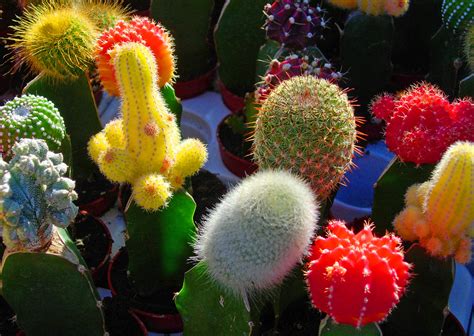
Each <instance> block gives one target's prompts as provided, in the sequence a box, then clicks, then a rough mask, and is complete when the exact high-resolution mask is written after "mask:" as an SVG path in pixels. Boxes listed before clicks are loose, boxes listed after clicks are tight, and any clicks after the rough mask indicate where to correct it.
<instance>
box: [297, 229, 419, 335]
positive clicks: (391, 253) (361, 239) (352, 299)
mask: <svg viewBox="0 0 474 336" xmlns="http://www.w3.org/2000/svg"><path fill="white" fill-rule="evenodd" d="M400 244H401V240H400V239H399V238H398V237H396V236H395V235H393V234H386V235H385V236H383V237H381V238H377V237H375V236H374V235H373V234H372V230H371V225H370V224H368V223H366V224H365V226H364V229H363V230H361V231H360V232H359V233H357V234H354V233H353V232H352V231H350V230H349V229H347V228H346V226H345V224H344V222H342V221H337V220H335V221H331V222H329V223H328V230H327V237H326V238H324V237H317V238H316V240H315V242H314V245H313V246H312V250H311V255H310V257H309V260H310V261H309V264H308V270H307V272H306V282H307V284H308V286H309V292H310V295H311V301H312V303H313V305H314V306H315V307H316V308H318V309H319V310H321V311H323V312H325V313H327V314H328V315H330V316H331V318H332V319H333V320H334V321H336V322H338V323H344V324H349V325H352V326H355V327H362V326H364V325H366V324H368V323H372V322H378V321H381V320H383V319H385V317H386V316H387V315H388V314H389V313H390V311H391V309H392V308H393V307H395V305H396V304H397V303H398V301H399V300H400V297H401V296H402V295H403V293H404V290H405V286H406V284H407V282H408V278H409V274H410V273H409V270H410V268H411V265H410V264H408V263H406V262H404V261H403V257H404V255H403V252H402V249H401V246H400Z"/></svg>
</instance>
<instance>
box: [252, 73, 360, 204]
mask: <svg viewBox="0 0 474 336" xmlns="http://www.w3.org/2000/svg"><path fill="white" fill-rule="evenodd" d="M356 136H357V133H356V119H355V117H354V111H353V108H352V106H351V102H350V101H349V99H348V97H347V95H346V94H345V93H344V92H343V91H341V89H340V88H339V87H338V86H337V85H335V84H332V83H330V82H329V81H327V80H324V79H319V78H315V77H312V76H296V77H293V78H290V79H288V80H286V81H283V82H282V83H281V84H280V85H278V86H277V87H276V89H274V90H273V91H272V92H271V93H270V95H269V96H268V98H267V99H266V100H265V101H264V103H263V105H262V106H261V108H260V111H259V115H258V119H257V122H256V127H255V132H254V142H253V154H254V157H255V160H256V162H257V163H258V165H259V166H260V167H261V168H279V169H287V170H289V171H291V172H293V173H295V174H299V175H300V176H302V177H304V178H305V179H307V180H308V181H309V182H310V184H311V187H312V188H313V191H314V192H315V194H316V195H317V196H318V197H320V198H321V199H325V198H327V197H328V196H329V195H330V194H331V192H332V191H333V190H334V188H335V187H336V186H337V184H338V183H339V181H340V180H341V179H342V177H343V175H344V173H345V172H346V170H347V169H348V168H349V167H350V165H351V162H352V155H353V152H354V150H355V146H354V143H355V140H356Z"/></svg>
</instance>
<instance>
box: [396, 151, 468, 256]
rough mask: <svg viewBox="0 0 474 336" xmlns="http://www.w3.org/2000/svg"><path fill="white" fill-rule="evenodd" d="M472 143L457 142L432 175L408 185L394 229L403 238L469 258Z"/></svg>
mask: <svg viewBox="0 0 474 336" xmlns="http://www.w3.org/2000/svg"><path fill="white" fill-rule="evenodd" d="M473 195H474V144H473V143H470V142H457V143H455V144H454V145H452V146H451V147H450V148H449V149H448V150H447V151H446V153H445V154H444V155H443V158H442V159H441V161H440V162H439V164H438V165H437V166H436V168H435V170H434V172H433V176H432V178H431V179H430V180H429V181H427V182H425V183H422V184H415V185H413V186H411V187H410V188H409V189H408V190H407V193H406V196H405V204H406V208H405V209H404V210H403V211H402V212H401V213H400V214H399V215H398V216H397V217H396V218H395V220H394V226H395V229H396V230H397V231H398V232H399V233H400V235H401V236H402V238H404V239H406V240H419V241H420V244H421V245H422V246H423V247H424V248H426V249H427V250H428V251H429V252H430V254H432V255H434V256H440V257H443V258H444V257H447V256H452V255H454V256H455V258H456V260H457V261H458V262H460V263H466V262H468V261H469V260H470V259H471V238H472V237H473V236H474V228H473V227H472V223H473V222H474V196H473Z"/></svg>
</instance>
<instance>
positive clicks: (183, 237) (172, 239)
mask: <svg viewBox="0 0 474 336" xmlns="http://www.w3.org/2000/svg"><path fill="white" fill-rule="evenodd" d="M195 208H196V203H194V200H193V199H192V197H191V196H190V195H189V194H188V193H185V192H177V193H176V194H174V195H173V197H172V198H171V200H170V202H169V204H168V206H167V207H166V208H163V209H160V210H159V211H155V212H147V211H145V210H143V209H142V208H141V207H139V206H138V205H136V204H135V203H132V204H131V206H130V208H129V209H128V210H127V212H126V213H125V219H126V221H127V232H128V237H129V238H128V240H127V242H126V245H127V249H128V256H129V271H130V277H131V279H132V281H133V283H134V285H135V288H136V289H137V291H138V292H139V293H140V294H141V295H143V296H146V295H150V294H152V293H153V292H155V291H156V290H157V289H158V288H160V287H164V286H165V287H166V286H168V287H170V286H171V287H176V286H179V285H180V284H181V283H182V280H183V274H184V272H185V271H186V268H187V266H188V264H187V260H188V258H189V257H190V256H191V255H192V250H193V249H192V247H191V244H192V242H193V240H194V237H195V233H196V227H195V225H194V221H193V215H194V210H195Z"/></svg>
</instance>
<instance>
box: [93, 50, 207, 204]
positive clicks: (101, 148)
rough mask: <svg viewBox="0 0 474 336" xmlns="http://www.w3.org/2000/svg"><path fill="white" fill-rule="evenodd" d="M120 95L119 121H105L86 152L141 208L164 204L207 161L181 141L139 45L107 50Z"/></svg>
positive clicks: (149, 57)
mask: <svg viewBox="0 0 474 336" xmlns="http://www.w3.org/2000/svg"><path fill="white" fill-rule="evenodd" d="M111 54H112V55H111V57H112V61H113V65H114V68H115V76H116V78H117V82H118V86H119V89H120V96H121V98H122V104H121V112H122V119H118V120H116V121H114V122H112V123H109V124H108V125H107V126H106V127H105V128H104V130H103V131H102V132H101V133H98V134H97V135H95V136H94V137H92V138H91V140H90V141H89V146H88V148H89V154H90V155H91V157H92V159H93V160H94V161H95V162H96V163H97V164H98V166H99V168H100V170H101V171H102V173H103V174H104V175H105V176H106V177H107V178H108V179H110V180H111V181H114V182H121V183H122V182H128V183H131V184H132V187H133V198H134V199H135V201H136V202H137V204H138V205H140V206H141V207H142V208H144V209H146V210H152V211H154V210H158V209H159V208H160V207H162V206H164V205H166V203H167V201H168V199H169V198H170V197H171V193H172V191H173V190H177V189H179V188H180V187H181V186H182V184H183V182H184V178H185V177H187V176H190V175H192V174H194V173H195V172H197V171H198V170H199V169H200V168H201V166H202V165H203V164H204V162H205V161H206V159H207V152H206V149H205V146H204V145H203V144H202V143H201V142H200V141H198V140H196V139H188V140H184V141H181V140H180V134H179V129H178V126H177V124H176V121H175V117H174V115H173V114H172V113H170V112H169V111H168V109H167V107H166V105H165V103H164V101H163V98H162V96H161V94H160V92H159V91H158V85H157V84H158V78H157V77H158V75H157V74H158V69H157V64H156V63H155V58H154V55H153V53H152V51H151V50H150V49H148V48H147V47H146V46H144V45H143V44H141V43H136V42H129V43H123V44H119V45H117V46H116V47H115V48H114V49H113V51H112V52H111Z"/></svg>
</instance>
